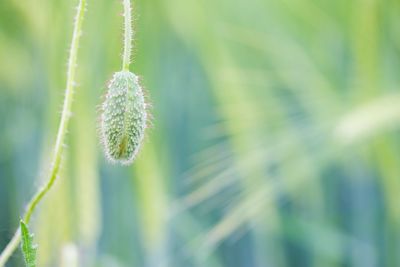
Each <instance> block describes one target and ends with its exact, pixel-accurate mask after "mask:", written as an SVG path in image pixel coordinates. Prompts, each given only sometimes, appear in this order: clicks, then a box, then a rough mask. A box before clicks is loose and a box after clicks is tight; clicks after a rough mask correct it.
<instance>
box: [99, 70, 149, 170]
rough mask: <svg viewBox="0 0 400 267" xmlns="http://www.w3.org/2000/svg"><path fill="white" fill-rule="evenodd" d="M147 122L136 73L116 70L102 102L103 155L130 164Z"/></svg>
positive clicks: (136, 151) (111, 159) (138, 147)
mask: <svg viewBox="0 0 400 267" xmlns="http://www.w3.org/2000/svg"><path fill="white" fill-rule="evenodd" d="M146 123H147V112H146V103H145V101H144V95H143V90H142V88H141V87H140V85H139V80H138V77H137V76H136V75H135V74H133V73H132V72H129V71H120V72H116V73H115V74H114V76H113V78H112V80H111V82H110V84H109V86H108V92H107V94H106V99H105V101H104V103H103V105H102V114H101V135H102V139H103V140H102V141H103V145H104V151H105V154H106V156H107V158H108V159H109V160H110V161H111V162H114V163H121V164H125V165H127V164H131V163H132V162H133V160H134V158H135V156H136V154H137V153H138V151H139V149H140V146H141V144H142V142H143V137H144V132H145V129H146Z"/></svg>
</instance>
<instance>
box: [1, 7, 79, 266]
mask: <svg viewBox="0 0 400 267" xmlns="http://www.w3.org/2000/svg"><path fill="white" fill-rule="evenodd" d="M85 5H86V0H79V4H78V8H77V11H76V16H75V23H74V31H73V35H72V41H71V50H70V53H69V59H68V71H67V85H66V89H65V98H64V105H63V110H62V114H61V121H60V125H59V128H58V133H57V139H56V144H55V148H54V156H53V159H52V164H51V169H50V174H49V178H48V180H47V182H46V183H45V184H44V186H43V187H41V188H40V189H39V190H38V192H37V193H36V194H35V195H34V197H33V198H32V199H31V201H30V202H29V204H28V206H27V209H26V212H25V215H24V218H23V220H24V221H25V223H26V224H28V223H29V221H30V219H31V216H32V214H33V212H34V211H35V209H36V207H37V205H38V204H39V202H40V201H41V200H42V198H43V197H44V196H45V195H46V194H47V192H48V191H49V190H50V189H51V187H52V186H53V184H54V182H55V181H56V179H57V176H58V172H59V169H60V165H61V159H62V154H63V150H64V149H63V146H64V140H65V136H66V134H67V129H68V124H69V121H70V118H71V107H72V98H73V95H74V89H75V74H76V65H77V64H76V63H77V56H78V47H79V41H80V37H81V35H82V23H83V18H84V14H85ZM20 241H21V232H20V229H19V228H18V229H17V231H16V232H15V234H14V236H13V238H12V239H11V240H10V242H9V243H8V245H7V246H6V248H5V249H4V250H3V252H2V253H1V254H0V267H3V266H4V265H5V263H6V262H7V260H8V259H9V258H10V256H11V255H12V254H13V252H14V251H15V250H16V248H17V247H18V244H19V242H20Z"/></svg>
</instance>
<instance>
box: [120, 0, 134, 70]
mask: <svg viewBox="0 0 400 267" xmlns="http://www.w3.org/2000/svg"><path fill="white" fill-rule="evenodd" d="M123 1H124V22H125V23H124V25H125V26H124V28H125V31H124V54H123V57H122V70H125V71H127V70H129V65H130V64H131V51H132V39H133V30H132V18H131V1H130V0H123Z"/></svg>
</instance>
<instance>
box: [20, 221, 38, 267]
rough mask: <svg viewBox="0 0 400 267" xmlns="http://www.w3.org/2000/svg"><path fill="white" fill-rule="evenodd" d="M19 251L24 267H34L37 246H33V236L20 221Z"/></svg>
mask: <svg viewBox="0 0 400 267" xmlns="http://www.w3.org/2000/svg"><path fill="white" fill-rule="evenodd" d="M20 224H21V236H22V244H21V249H22V253H23V255H24V259H25V264H26V267H36V250H37V246H36V245H34V244H33V234H31V233H30V232H29V229H28V226H27V225H26V224H25V223H24V221H22V220H21V222H20Z"/></svg>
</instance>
